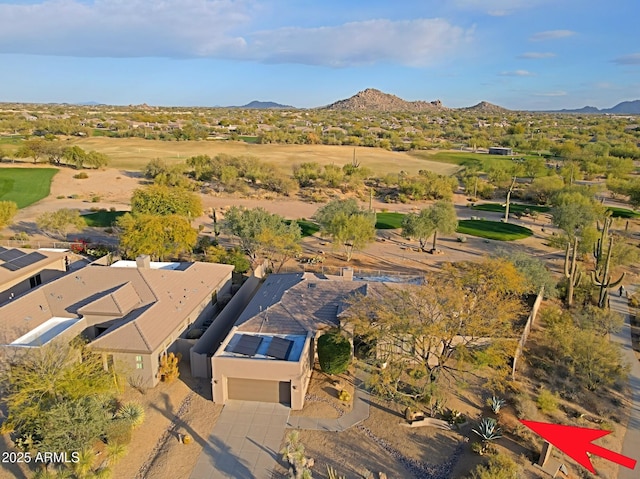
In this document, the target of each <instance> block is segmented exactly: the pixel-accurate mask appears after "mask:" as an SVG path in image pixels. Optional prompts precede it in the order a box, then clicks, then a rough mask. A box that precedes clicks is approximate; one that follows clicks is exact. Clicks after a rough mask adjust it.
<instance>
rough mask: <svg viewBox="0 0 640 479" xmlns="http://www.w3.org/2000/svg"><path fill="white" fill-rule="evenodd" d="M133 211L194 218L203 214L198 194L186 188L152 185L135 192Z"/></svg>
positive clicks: (132, 203)
mask: <svg viewBox="0 0 640 479" xmlns="http://www.w3.org/2000/svg"><path fill="white" fill-rule="evenodd" d="M131 212H132V213H134V214H149V215H162V216H164V215H179V216H183V217H185V218H190V219H193V218H197V217H198V216H200V215H201V214H202V201H201V200H200V197H199V196H198V195H197V194H195V193H194V192H192V191H189V190H186V189H184V188H170V187H168V186H161V185H151V186H148V187H146V188H138V189H136V190H135V191H134V192H133V196H132V197H131Z"/></svg>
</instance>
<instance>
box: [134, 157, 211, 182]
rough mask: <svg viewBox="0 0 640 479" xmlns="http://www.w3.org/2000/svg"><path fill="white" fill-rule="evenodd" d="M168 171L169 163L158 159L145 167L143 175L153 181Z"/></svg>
mask: <svg viewBox="0 0 640 479" xmlns="http://www.w3.org/2000/svg"><path fill="white" fill-rule="evenodd" d="M207 158H208V157H207ZM190 159H191V158H189V159H188V160H187V163H189V160H190ZM167 170H168V168H167V163H166V162H165V161H163V160H160V159H159V158H156V159H153V160H151V161H150V162H149V163H147V165H146V166H145V167H144V171H143V173H144V177H145V178H148V179H150V180H153V179H154V178H155V177H156V176H158V175H159V174H160V173H164V172H166V171H167Z"/></svg>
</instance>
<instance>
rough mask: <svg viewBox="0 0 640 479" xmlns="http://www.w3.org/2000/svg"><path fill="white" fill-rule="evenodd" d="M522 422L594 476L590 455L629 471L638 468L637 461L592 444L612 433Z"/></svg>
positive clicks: (576, 427)
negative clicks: (626, 468)
mask: <svg viewBox="0 0 640 479" xmlns="http://www.w3.org/2000/svg"><path fill="white" fill-rule="evenodd" d="M520 422H521V423H522V424H524V425H525V426H527V427H528V428H529V429H531V430H532V431H533V432H535V433H536V434H538V435H539V436H542V438H543V439H544V440H545V441H547V442H549V443H550V444H553V445H554V446H556V447H557V448H558V449H560V450H561V451H562V452H564V453H565V454H566V455H567V456H569V457H571V458H572V459H573V460H575V461H576V462H577V463H578V464H580V465H581V466H584V467H586V468H587V469H589V470H590V471H591V472H593V473H594V474H595V472H596V470H595V469H594V468H593V464H591V460H590V459H589V455H588V453H589V454H595V455H596V456H600V457H602V458H604V459H606V460H607V461H611V462H615V463H616V464H620V465H621V466H624V467H628V468H629V469H634V468H635V467H636V463H637V461H636V460H635V459H631V458H630V457H626V456H623V455H622V454H618V453H617V452H613V451H610V450H609V449H605V448H604V447H602V446H598V445H597V444H592V442H593V441H595V440H596V439H599V438H601V437H603V436H606V435H607V434H611V432H612V431H602V430H601V429H589V428H586V427H578V426H563V425H561V424H550V423H546V422H536V421H523V420H520Z"/></svg>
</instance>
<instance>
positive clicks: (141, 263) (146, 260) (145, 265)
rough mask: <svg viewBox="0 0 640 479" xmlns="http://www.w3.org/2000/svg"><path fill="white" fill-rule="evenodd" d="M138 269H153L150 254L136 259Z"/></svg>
mask: <svg viewBox="0 0 640 479" xmlns="http://www.w3.org/2000/svg"><path fill="white" fill-rule="evenodd" d="M136 266H137V267H138V269H151V257H150V256H149V255H148V254H141V255H140V256H138V257H137V258H136Z"/></svg>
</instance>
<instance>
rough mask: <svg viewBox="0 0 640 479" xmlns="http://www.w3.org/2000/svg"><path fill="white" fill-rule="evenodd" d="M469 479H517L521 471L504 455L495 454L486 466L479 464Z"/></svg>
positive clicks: (520, 475)
mask: <svg viewBox="0 0 640 479" xmlns="http://www.w3.org/2000/svg"><path fill="white" fill-rule="evenodd" d="M469 477H470V479H519V478H520V477H522V471H521V468H520V466H519V465H518V463H516V462H515V461H514V460H513V459H511V458H510V457H509V456H507V455H505V454H497V455H495V456H492V457H491V458H490V459H489V462H488V463H487V464H479V465H478V466H477V467H476V468H475V469H474V470H473V471H472V472H471V476H469Z"/></svg>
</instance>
